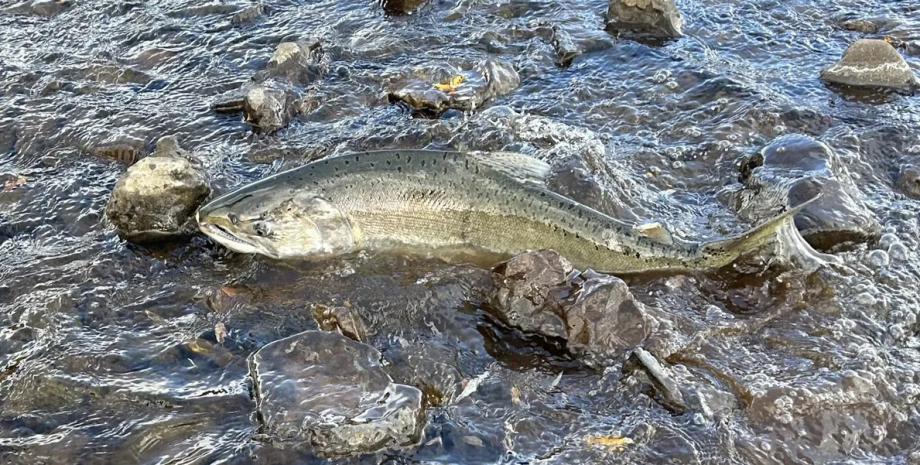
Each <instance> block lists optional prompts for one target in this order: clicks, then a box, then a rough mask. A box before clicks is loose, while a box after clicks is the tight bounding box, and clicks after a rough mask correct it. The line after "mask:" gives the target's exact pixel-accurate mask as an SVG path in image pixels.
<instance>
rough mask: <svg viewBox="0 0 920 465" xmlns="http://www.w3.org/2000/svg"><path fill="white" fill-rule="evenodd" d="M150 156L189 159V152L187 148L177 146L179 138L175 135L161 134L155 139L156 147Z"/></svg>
mask: <svg viewBox="0 0 920 465" xmlns="http://www.w3.org/2000/svg"><path fill="white" fill-rule="evenodd" d="M150 156H151V157H176V158H185V159H191V158H192V156H191V154H189V153H188V151H187V150H185V149H183V148H182V147H179V139H176V136H163V137H161V138H159V139H157V145H156V149H155V150H154V151H153V153H152V154H151V155H150Z"/></svg>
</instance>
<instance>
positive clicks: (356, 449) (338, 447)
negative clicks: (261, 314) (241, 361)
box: [250, 331, 424, 456]
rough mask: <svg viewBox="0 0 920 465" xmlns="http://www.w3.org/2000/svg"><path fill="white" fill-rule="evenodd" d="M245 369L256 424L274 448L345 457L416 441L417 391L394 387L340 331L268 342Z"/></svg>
mask: <svg viewBox="0 0 920 465" xmlns="http://www.w3.org/2000/svg"><path fill="white" fill-rule="evenodd" d="M250 371H251V375H252V377H253V380H254V384H255V394H256V399H257V402H258V409H259V413H260V420H261V421H262V423H263V426H264V428H265V431H266V433H267V434H269V435H270V436H271V437H272V438H273V439H274V444H275V445H276V446H279V447H282V448H283V447H288V446H293V447H301V446H304V445H309V446H311V447H312V448H313V450H314V451H315V452H316V453H318V454H320V455H324V456H346V455H354V454H361V453H369V452H374V451H377V450H380V449H383V448H389V447H397V446H406V445H410V444H414V443H415V442H417V441H418V440H419V438H420V436H421V432H422V428H423V427H424V409H423V406H422V393H421V391H419V390H418V389H416V388H414V387H410V386H405V385H401V384H395V383H393V382H392V379H391V378H390V377H389V375H387V374H386V372H384V370H383V368H382V367H381V365H380V353H379V352H378V351H377V350H376V349H374V348H373V347H371V346H368V345H366V344H361V343H359V342H355V341H352V340H351V339H348V338H346V337H345V336H342V335H341V334H338V333H334V332H326V331H306V332H303V333H300V334H296V335H294V336H290V337H288V338H285V339H281V340H278V341H275V342H272V343H270V344H267V345H266V346H265V347H263V348H261V349H260V350H259V351H258V352H256V353H255V355H253V357H252V359H251V362H250Z"/></svg>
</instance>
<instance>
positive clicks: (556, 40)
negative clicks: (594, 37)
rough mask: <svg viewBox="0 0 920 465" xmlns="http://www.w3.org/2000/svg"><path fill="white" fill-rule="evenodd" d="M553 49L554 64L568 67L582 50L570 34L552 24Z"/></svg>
mask: <svg viewBox="0 0 920 465" xmlns="http://www.w3.org/2000/svg"><path fill="white" fill-rule="evenodd" d="M551 43H552V45H553V50H555V52H556V66H559V67H560V68H568V67H569V66H571V64H572V61H574V60H575V58H577V57H578V56H579V55H581V53H582V51H581V49H579V48H578V45H577V44H575V41H574V40H572V36H570V35H569V33H568V32H565V31H564V30H563V29H560V28H558V27H556V26H553V38H552V40H551Z"/></svg>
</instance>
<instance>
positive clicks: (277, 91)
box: [243, 81, 302, 134]
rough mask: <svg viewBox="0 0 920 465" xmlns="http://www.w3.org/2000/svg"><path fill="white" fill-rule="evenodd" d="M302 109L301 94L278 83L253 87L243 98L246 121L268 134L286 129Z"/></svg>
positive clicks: (273, 82) (272, 82)
mask: <svg viewBox="0 0 920 465" xmlns="http://www.w3.org/2000/svg"><path fill="white" fill-rule="evenodd" d="M301 108H302V101H301V99H300V94H299V93H297V92H296V91H295V90H294V89H292V88H291V87H290V86H288V85H286V84H283V83H280V82H277V81H271V82H267V83H263V85H260V86H256V87H253V88H251V89H249V91H248V92H247V93H246V96H245V97H243V117H244V121H245V122H246V123H247V124H249V125H251V126H253V128H254V129H255V130H257V131H258V132H262V133H266V134H271V133H273V132H276V131H278V130H279V129H282V128H284V127H286V126H287V125H288V123H289V122H290V121H291V118H293V117H294V116H295V115H297V114H298V113H300V110H301Z"/></svg>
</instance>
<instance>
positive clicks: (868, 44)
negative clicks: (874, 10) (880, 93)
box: [821, 39, 920, 91]
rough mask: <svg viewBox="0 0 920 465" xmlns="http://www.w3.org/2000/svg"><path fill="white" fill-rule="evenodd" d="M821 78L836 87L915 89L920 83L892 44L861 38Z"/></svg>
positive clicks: (822, 72)
mask: <svg viewBox="0 0 920 465" xmlns="http://www.w3.org/2000/svg"><path fill="white" fill-rule="evenodd" d="M821 79H823V80H824V81H826V82H829V83H832V84H842V85H846V86H854V87H877V88H888V89H895V90H901V91H910V90H914V89H915V88H916V87H917V86H920V80H918V79H917V77H916V76H915V75H914V72H913V71H912V70H911V69H910V66H908V65H907V62H905V61H904V58H903V57H902V56H901V55H900V54H899V53H898V51H897V50H895V48H894V47H892V46H891V44H889V43H888V42H885V41H884V40H880V39H859V40H857V41H856V42H854V43H853V44H852V45H850V46H849V47H847V49H846V50H845V51H844V52H843V57H842V58H841V59H840V61H839V62H837V63H836V64H834V65H833V66H831V67H829V68H827V69H825V70H823V71H821Z"/></svg>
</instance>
